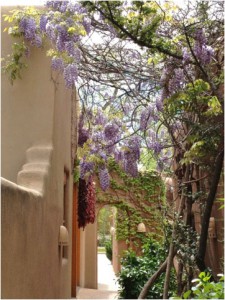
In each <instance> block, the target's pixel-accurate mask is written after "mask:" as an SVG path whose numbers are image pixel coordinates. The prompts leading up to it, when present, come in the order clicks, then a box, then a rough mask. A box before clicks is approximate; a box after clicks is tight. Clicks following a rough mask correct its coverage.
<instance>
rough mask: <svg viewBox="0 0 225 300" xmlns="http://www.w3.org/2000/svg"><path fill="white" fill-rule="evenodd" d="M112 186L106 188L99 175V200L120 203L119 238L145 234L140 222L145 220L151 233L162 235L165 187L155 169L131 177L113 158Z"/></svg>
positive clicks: (118, 209)
mask: <svg viewBox="0 0 225 300" xmlns="http://www.w3.org/2000/svg"><path fill="white" fill-rule="evenodd" d="M108 168H109V174H110V188H109V189H107V191H105V192H103V191H102V189H101V188H100V183H99V180H98V178H97V176H96V178H95V181H96V198H97V203H98V204H103V205H106V204H111V205H113V206H115V207H117V216H116V220H117V221H116V238H117V240H126V241H127V242H128V243H129V242H130V241H131V240H132V239H133V238H138V237H139V238H142V237H143V235H142V234H139V233H137V226H138V224H139V223H141V222H143V223H144V224H145V225H146V227H147V229H148V231H149V232H151V235H153V236H155V237H157V238H161V236H162V229H161V228H162V226H161V225H160V222H161V220H162V213H161V212H162V211H163V209H164V207H165V187H164V184H163V182H162V179H161V177H160V176H159V174H158V173H157V172H155V171H152V172H146V173H139V174H138V176H137V177H131V176H129V175H128V174H126V173H125V171H123V169H122V168H121V167H120V165H119V164H117V163H116V162H115V161H114V160H113V159H110V160H109V164H108Z"/></svg>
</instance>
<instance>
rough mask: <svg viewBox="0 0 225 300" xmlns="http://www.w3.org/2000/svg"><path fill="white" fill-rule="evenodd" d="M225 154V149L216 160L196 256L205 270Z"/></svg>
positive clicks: (198, 263) (199, 264) (201, 268)
mask: <svg viewBox="0 0 225 300" xmlns="http://www.w3.org/2000/svg"><path fill="white" fill-rule="evenodd" d="M223 156H224V151H221V152H220V153H219V154H218V156H217V159H216V162H215V169H214V174H213V176H212V178H213V179H212V183H211V187H210V190H209V194H208V197H207V199H206V207H205V211H204V215H203V220H202V229H201V234H200V240H199V248H198V253H197V256H196V264H197V266H198V268H199V270H200V271H204V270H205V269H206V265H205V261H204V259H205V253H206V246H207V237H208V228H209V220H210V216H211V211H212V206H213V203H214V199H215V196H216V191H217V186H218V184H219V181H220V174H221V172H222V168H223Z"/></svg>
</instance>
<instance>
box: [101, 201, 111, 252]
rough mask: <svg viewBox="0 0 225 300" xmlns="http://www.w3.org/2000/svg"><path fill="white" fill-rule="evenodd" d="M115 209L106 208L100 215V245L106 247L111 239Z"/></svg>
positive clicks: (102, 209)
mask: <svg viewBox="0 0 225 300" xmlns="http://www.w3.org/2000/svg"><path fill="white" fill-rule="evenodd" d="M114 209H115V208H114V207H110V206H104V207H103V208H101V209H100V211H99V213H98V244H99V246H103V247H104V246H105V243H106V242H107V241H108V240H109V238H110V226H111V222H110V221H112V219H113V214H114Z"/></svg>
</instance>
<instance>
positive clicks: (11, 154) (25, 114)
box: [1, 7, 54, 183]
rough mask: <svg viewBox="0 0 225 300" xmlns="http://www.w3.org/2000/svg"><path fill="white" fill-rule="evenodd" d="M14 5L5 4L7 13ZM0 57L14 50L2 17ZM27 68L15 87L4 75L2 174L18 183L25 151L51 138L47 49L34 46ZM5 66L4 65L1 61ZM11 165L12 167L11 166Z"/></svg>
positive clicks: (51, 88)
mask: <svg viewBox="0 0 225 300" xmlns="http://www.w3.org/2000/svg"><path fill="white" fill-rule="evenodd" d="M12 9H13V7H10V8H7V7H2V8H1V10H2V12H1V14H2V15H4V14H6V13H7V11H9V10H12ZM1 26H2V30H1V32H2V34H1V51H2V54H1V57H3V58H4V57H6V56H7V54H10V53H11V51H12V50H11V44H12V40H11V39H10V38H9V36H8V33H7V32H3V30H4V28H5V27H6V26H9V25H8V24H7V23H5V22H3V18H2V24H1ZM26 63H28V65H29V66H28V68H27V69H24V70H23V71H22V72H21V75H22V80H21V79H17V80H16V81H15V82H14V83H13V86H12V85H11V83H10V81H9V79H8V76H7V75H5V74H3V75H2V81H1V84H2V89H1V99H2V104H1V109H2V115H1V119H2V121H1V122H2V123H1V136H2V148H1V151H2V164H1V171H2V176H3V177H5V178H7V179H8V180H10V181H13V182H15V183H16V178H17V173H18V172H19V170H20V169H21V167H22V165H23V162H24V159H25V151H26V150H27V149H28V148H29V147H31V146H32V144H33V142H34V141H40V142H42V143H49V141H51V140H52V130H53V107H54V101H53V100H54V85H53V82H52V79H51V69H50V67H49V65H50V58H47V57H46V55H45V50H44V49H32V50H31V55H30V59H28V60H27V61H26ZM2 65H3V64H2ZM9 166H10V168H9Z"/></svg>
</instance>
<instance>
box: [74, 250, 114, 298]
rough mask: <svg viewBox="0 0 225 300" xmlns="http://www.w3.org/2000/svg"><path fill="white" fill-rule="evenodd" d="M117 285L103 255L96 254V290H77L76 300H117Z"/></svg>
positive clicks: (110, 267)
mask: <svg viewBox="0 0 225 300" xmlns="http://www.w3.org/2000/svg"><path fill="white" fill-rule="evenodd" d="M117 291H118V284H117V283H116V276H115V274H114V272H113V268H112V265H111V263H110V261H109V260H108V258H107V257H106V255H105V254H98V289H97V290H95V289H85V288H79V289H78V292H77V299H118V295H117Z"/></svg>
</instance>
